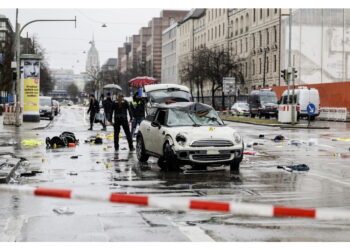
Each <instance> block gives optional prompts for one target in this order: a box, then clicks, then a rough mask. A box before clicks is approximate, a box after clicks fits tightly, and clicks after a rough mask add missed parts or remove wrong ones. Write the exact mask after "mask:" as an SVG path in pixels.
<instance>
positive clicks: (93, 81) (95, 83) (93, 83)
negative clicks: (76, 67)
mask: <svg viewBox="0 0 350 250" xmlns="http://www.w3.org/2000/svg"><path fill="white" fill-rule="evenodd" d="M87 75H88V78H89V80H88V82H89V83H90V89H91V92H95V91H97V90H99V89H100V83H101V71H100V69H99V68H98V67H91V68H90V69H88V70H87Z"/></svg>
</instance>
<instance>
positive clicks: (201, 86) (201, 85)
mask: <svg viewBox="0 0 350 250" xmlns="http://www.w3.org/2000/svg"><path fill="white" fill-rule="evenodd" d="M200 88H201V96H202V103H204V96H203V82H201V84H200Z"/></svg>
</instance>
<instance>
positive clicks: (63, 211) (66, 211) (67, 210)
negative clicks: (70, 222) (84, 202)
mask: <svg viewBox="0 0 350 250" xmlns="http://www.w3.org/2000/svg"><path fill="white" fill-rule="evenodd" d="M52 211H54V212H55V213H56V214H59V215H62V214H65V215H71V214H74V212H73V211H71V210H70V208H69V207H59V208H54V209H53V210H52Z"/></svg>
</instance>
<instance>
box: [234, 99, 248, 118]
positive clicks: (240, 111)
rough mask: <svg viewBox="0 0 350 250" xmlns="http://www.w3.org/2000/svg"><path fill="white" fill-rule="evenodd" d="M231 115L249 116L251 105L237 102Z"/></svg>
mask: <svg viewBox="0 0 350 250" xmlns="http://www.w3.org/2000/svg"><path fill="white" fill-rule="evenodd" d="M231 114H232V115H237V116H240V115H241V116H249V114H250V112H249V105H248V103H246V102H236V103H235V104H233V105H232V107H231Z"/></svg>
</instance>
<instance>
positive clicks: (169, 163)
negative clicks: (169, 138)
mask: <svg viewBox="0 0 350 250" xmlns="http://www.w3.org/2000/svg"><path fill="white" fill-rule="evenodd" d="M163 159H164V164H162V165H163V166H164V167H165V168H167V169H168V170H179V169H180V168H179V163H178V160H177V157H176V155H175V154H174V152H173V150H172V145H170V143H169V142H166V143H165V144H164V147H163Z"/></svg>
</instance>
